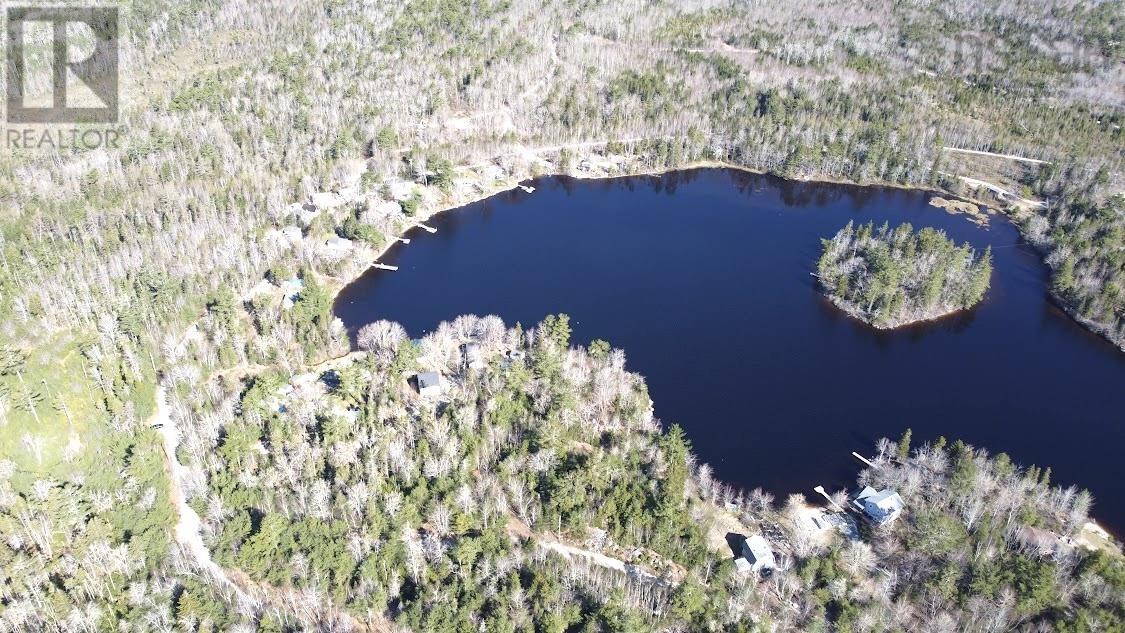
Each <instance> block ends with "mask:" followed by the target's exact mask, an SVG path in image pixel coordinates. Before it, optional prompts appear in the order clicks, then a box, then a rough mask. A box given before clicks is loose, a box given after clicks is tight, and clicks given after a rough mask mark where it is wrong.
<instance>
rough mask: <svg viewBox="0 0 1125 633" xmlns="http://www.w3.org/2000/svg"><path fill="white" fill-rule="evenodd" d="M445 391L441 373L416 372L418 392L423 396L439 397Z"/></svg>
mask: <svg viewBox="0 0 1125 633" xmlns="http://www.w3.org/2000/svg"><path fill="white" fill-rule="evenodd" d="M444 393H445V386H444V385H443V384H442V380H441V374H439V373H437V372H435V371H427V372H422V373H420V374H418V394H419V395H421V396H422V397H424V398H440V397H441V396H442V394H444Z"/></svg>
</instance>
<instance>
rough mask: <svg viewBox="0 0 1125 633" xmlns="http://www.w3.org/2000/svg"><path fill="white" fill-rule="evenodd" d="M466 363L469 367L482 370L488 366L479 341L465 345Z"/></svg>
mask: <svg viewBox="0 0 1125 633" xmlns="http://www.w3.org/2000/svg"><path fill="white" fill-rule="evenodd" d="M465 365H466V366H468V368H469V369H475V370H477V371H480V370H482V369H484V368H485V367H487V366H488V363H486V362H484V351H483V350H481V348H480V345H479V344H477V343H468V344H466V345H465Z"/></svg>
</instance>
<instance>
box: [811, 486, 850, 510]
mask: <svg viewBox="0 0 1125 633" xmlns="http://www.w3.org/2000/svg"><path fill="white" fill-rule="evenodd" d="M813 492H816V493H819V494H820V495H821V496H823V497H824V498H825V499H827V500H828V504H829V505H831V506H832V507H833V508H836V509H837V510H839V511H840V512H843V511H844V509H843V508H841V507H840V506H839V505H837V503H836V502H835V501H833V500H832V497H831V496H829V494H828V492H827V491H825V490H824V486H817V487H816V488H813Z"/></svg>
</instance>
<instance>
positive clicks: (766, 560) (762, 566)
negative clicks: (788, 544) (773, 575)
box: [735, 534, 777, 574]
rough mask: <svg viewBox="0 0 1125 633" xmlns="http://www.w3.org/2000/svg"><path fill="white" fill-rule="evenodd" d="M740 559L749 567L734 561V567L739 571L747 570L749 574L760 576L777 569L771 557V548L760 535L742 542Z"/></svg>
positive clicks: (775, 562)
mask: <svg viewBox="0 0 1125 633" xmlns="http://www.w3.org/2000/svg"><path fill="white" fill-rule="evenodd" d="M742 558H743V559H745V560H746V563H747V564H748V565H749V567H747V566H746V565H743V564H740V563H738V562H737V561H736V562H735V567H736V568H738V569H740V570H742V569H749V571H751V572H754V573H758V574H760V573H763V572H765V571H766V570H772V569H775V568H776V567H777V561H776V560H775V559H774V556H773V548H772V547H770V544H769V541H767V540H766V539H765V538H764V537H763V536H762V535H761V534H755V535H753V536H751V537H750V538H747V539H745V540H743V541H742Z"/></svg>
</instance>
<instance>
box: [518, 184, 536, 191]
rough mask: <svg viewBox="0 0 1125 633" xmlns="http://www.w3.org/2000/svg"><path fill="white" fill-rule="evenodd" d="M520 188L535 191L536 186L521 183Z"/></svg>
mask: <svg viewBox="0 0 1125 633" xmlns="http://www.w3.org/2000/svg"><path fill="white" fill-rule="evenodd" d="M520 189H523V190H524V192H525V193H533V192H534V191H535V187H532V186H530V185H520Z"/></svg>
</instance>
